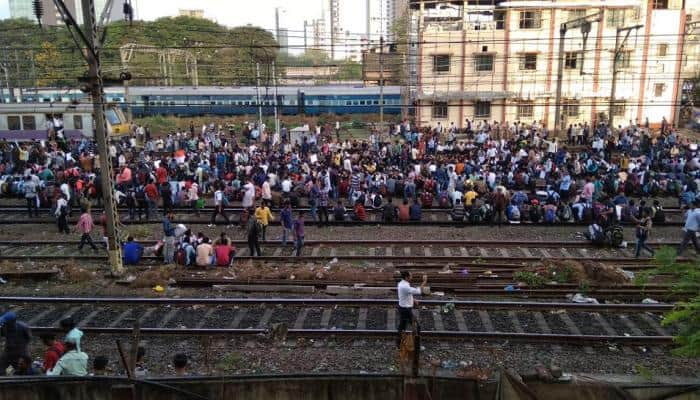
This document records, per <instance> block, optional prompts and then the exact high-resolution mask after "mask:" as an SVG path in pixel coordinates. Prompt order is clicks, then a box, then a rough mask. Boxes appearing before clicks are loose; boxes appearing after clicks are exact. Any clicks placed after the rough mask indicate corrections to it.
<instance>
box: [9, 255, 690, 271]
mask: <svg viewBox="0 0 700 400" xmlns="http://www.w3.org/2000/svg"><path fill="white" fill-rule="evenodd" d="M0 257H1V258H3V259H6V260H27V259H31V260H57V259H74V260H103V259H106V258H107V255H106V254H104V253H93V254H80V253H78V254H73V255H50V254H35V255H13V254H9V255H5V254H3V255H1V256H0ZM162 259H163V258H162V257H156V256H143V257H141V260H144V261H162ZM545 259H546V260H550V261H570V260H578V261H597V262H602V263H617V262H623V263H625V264H643V265H647V264H650V263H652V262H653V259H651V258H624V257H622V258H621V257H545V256H542V257H537V256H532V257H503V256H415V255H390V256H389V255H374V256H372V255H319V256H299V257H292V256H259V257H252V256H240V257H239V256H236V260H245V261H248V260H253V261H260V262H274V263H286V264H298V263H309V262H327V261H332V260H337V261H391V262H395V261H407V260H408V261H411V262H414V263H420V262H426V261H427V262H430V263H440V262H443V263H460V262H461V263H465V266H478V265H481V264H479V263H483V264H484V265H487V264H488V261H489V260H491V261H498V262H501V261H506V262H522V263H527V262H541V261H542V260H545ZM468 261H475V262H476V263H473V264H469V263H467V262H468ZM678 261H679V262H687V261H688V259H686V258H681V259H679V260H678ZM445 266H446V265H445V264H442V265H439V264H432V265H430V266H429V267H427V266H426V267H425V268H433V269H439V268H445Z"/></svg>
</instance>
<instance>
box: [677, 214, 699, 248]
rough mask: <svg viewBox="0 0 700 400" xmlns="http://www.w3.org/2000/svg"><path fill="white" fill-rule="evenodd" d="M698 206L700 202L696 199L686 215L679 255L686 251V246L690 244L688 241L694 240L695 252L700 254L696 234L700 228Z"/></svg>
mask: <svg viewBox="0 0 700 400" xmlns="http://www.w3.org/2000/svg"><path fill="white" fill-rule="evenodd" d="M698 207H700V202H699V201H694V202H693V204H692V205H691V206H690V208H689V209H688V211H687V214H686V216H685V226H684V227H683V231H684V233H683V240H682V241H681V245H680V246H678V256H679V257H680V256H681V255H682V254H683V252H684V251H685V246H687V245H688V242H693V246H695V252H696V253H697V254H700V245H698V238H697V235H696V233H697V232H698V229H700V208H698Z"/></svg>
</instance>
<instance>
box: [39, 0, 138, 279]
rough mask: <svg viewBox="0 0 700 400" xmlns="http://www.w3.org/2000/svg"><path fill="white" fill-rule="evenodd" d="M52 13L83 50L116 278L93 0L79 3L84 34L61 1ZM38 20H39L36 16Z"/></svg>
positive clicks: (117, 250) (117, 253)
mask: <svg viewBox="0 0 700 400" xmlns="http://www.w3.org/2000/svg"><path fill="white" fill-rule="evenodd" d="M54 4H55V6H56V9H57V10H58V11H59V13H60V14H61V16H62V17H63V20H64V21H65V22H66V27H67V28H68V30H69V31H71V34H72V35H73V37H74V39H75V40H76V42H77V44H79V46H85V52H84V54H83V57H84V58H85V61H86V62H87V64H88V75H87V77H86V78H85V81H86V83H87V86H88V88H89V91H90V94H91V96H92V101H93V114H94V118H95V141H96V142H97V151H98V154H99V155H100V165H99V167H100V171H101V175H102V179H101V180H100V181H101V184H102V196H103V200H104V209H105V214H106V216H107V222H106V223H107V226H106V227H105V231H106V233H107V245H108V248H107V253H108V256H109V264H110V267H111V271H112V275H113V276H119V275H122V274H123V273H124V266H123V264H122V252H121V246H120V243H119V239H118V237H117V226H116V225H117V221H118V215H117V205H116V202H115V201H114V191H113V189H112V160H111V158H110V157H109V149H108V148H107V134H108V132H107V124H106V121H105V96H104V84H103V80H102V70H101V65H100V47H101V44H100V43H99V40H98V38H97V20H96V17H95V7H94V3H93V0H81V5H82V11H83V23H84V27H85V31H84V32H83V31H81V30H80V25H78V23H77V22H76V21H75V19H74V18H73V15H71V13H70V11H69V10H68V8H67V7H66V4H65V3H64V2H63V0H54ZM37 18H38V19H40V16H39V15H37Z"/></svg>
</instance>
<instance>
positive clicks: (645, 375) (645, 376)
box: [634, 364, 655, 382]
mask: <svg viewBox="0 0 700 400" xmlns="http://www.w3.org/2000/svg"><path fill="white" fill-rule="evenodd" d="M634 369H635V371H637V374H639V377H640V378H641V381H642V382H653V381H654V380H655V379H654V372H653V371H652V370H651V369H649V368H647V367H645V366H643V365H642V364H635V365H634Z"/></svg>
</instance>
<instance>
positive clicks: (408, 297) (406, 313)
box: [396, 271, 428, 347]
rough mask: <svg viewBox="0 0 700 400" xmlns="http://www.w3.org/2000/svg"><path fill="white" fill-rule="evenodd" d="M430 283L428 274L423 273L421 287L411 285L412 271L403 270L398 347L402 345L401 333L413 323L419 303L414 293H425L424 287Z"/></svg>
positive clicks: (398, 287)
mask: <svg viewBox="0 0 700 400" xmlns="http://www.w3.org/2000/svg"><path fill="white" fill-rule="evenodd" d="M427 284H428V276H427V275H423V281H422V282H421V284H420V288H414V287H411V272H409V271H401V281H400V282H399V284H398V286H397V291H398V296H399V329H398V338H397V339H396V345H397V347H400V346H401V333H403V331H404V330H405V329H406V327H407V326H412V325H413V307H414V306H416V305H417V303H418V302H417V301H415V300H414V299H413V295H420V294H421V293H423V288H425V286H426V285H427ZM416 330H417V331H420V327H419V326H418V324H417V323H416Z"/></svg>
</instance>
